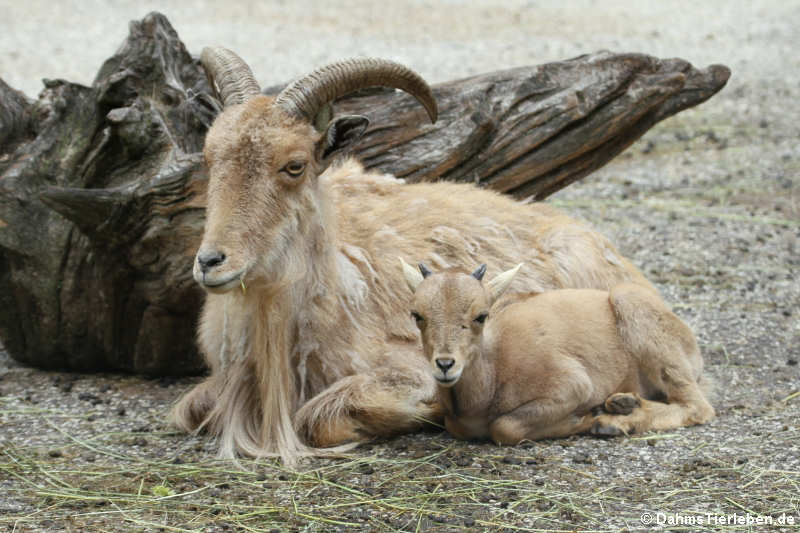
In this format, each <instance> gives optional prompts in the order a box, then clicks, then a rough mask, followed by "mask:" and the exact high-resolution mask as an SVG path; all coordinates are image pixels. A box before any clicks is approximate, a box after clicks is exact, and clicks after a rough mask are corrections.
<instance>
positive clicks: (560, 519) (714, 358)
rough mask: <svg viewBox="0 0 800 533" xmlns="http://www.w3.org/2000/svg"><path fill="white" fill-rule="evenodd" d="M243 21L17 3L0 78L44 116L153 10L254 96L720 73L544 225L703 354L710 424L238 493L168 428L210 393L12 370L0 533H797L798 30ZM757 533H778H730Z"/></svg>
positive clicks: (451, 11) (421, 460)
mask: <svg viewBox="0 0 800 533" xmlns="http://www.w3.org/2000/svg"><path fill="white" fill-rule="evenodd" d="M248 4H249V3H246V2H239V1H231V2H227V3H225V4H224V7H225V9H229V10H230V12H228V13H222V12H221V8H220V7H218V5H217V4H216V3H215V4H211V3H210V2H193V3H192V4H191V8H189V7H188V6H189V5H188V4H185V3H182V2H177V1H167V2H159V3H154V2H137V3H136V5H134V3H132V2H124V3H123V2H99V1H96V0H95V1H90V2H77V0H72V1H67V2H62V3H58V4H52V3H49V2H47V3H46V2H43V1H41V0H29V1H27V2H24V3H23V2H10V1H2V2H0V8H1V9H2V13H3V17H2V21H1V22H0V30H2V31H0V50H2V54H0V77H2V78H3V79H4V80H5V81H6V82H8V83H9V84H10V85H12V86H14V87H16V88H19V89H21V90H23V91H24V92H26V93H27V94H29V95H34V94H36V92H37V91H38V90H39V87H40V86H41V85H40V82H39V81H38V80H39V78H41V77H50V78H55V77H63V78H67V79H70V80H72V81H78V82H84V83H90V82H91V79H92V77H93V75H94V72H95V71H96V70H97V68H98V67H99V65H100V64H101V62H102V60H104V59H105V58H106V57H108V56H109V55H111V53H112V52H113V51H114V49H115V48H116V46H117V45H118V44H119V43H120V42H121V41H122V39H123V38H124V36H125V35H126V32H127V27H126V22H127V21H128V20H130V19H135V18H136V19H138V18H141V17H142V16H143V15H144V14H145V13H146V12H147V11H149V10H150V9H156V8H157V9H159V10H160V11H162V12H164V13H165V14H166V15H167V16H168V17H169V18H170V20H171V21H172V22H173V24H174V26H175V27H176V29H177V31H178V33H179V34H180V35H181V36H182V38H183V39H184V42H185V43H186V44H187V47H188V48H189V50H190V51H192V52H193V53H197V52H198V51H199V50H200V48H201V47H202V46H203V45H206V44H211V43H221V44H225V45H227V46H229V47H231V48H233V49H234V50H237V51H239V52H240V53H241V54H242V56H243V57H244V58H245V59H246V60H248V61H249V62H250V63H251V65H252V67H253V69H254V71H255V72H256V75H257V76H258V77H259V78H260V81H261V82H262V85H271V84H274V83H277V82H280V81H284V80H287V79H289V78H291V77H293V76H295V75H297V74H299V73H302V72H304V71H306V70H309V69H310V68H313V67H315V66H318V65H320V64H322V63H324V62H326V61H329V60H332V59H336V58H340V57H343V56H354V55H356V56H357V55H383V56H388V57H392V58H395V59H398V60H400V61H403V62H405V63H407V64H409V65H411V66H413V67H414V68H415V69H417V70H419V71H420V72H421V73H422V74H423V75H424V76H425V77H426V78H428V79H429V80H430V81H434V82H435V81H444V80H447V79H452V78H457V77H462V76H467V75H470V74H474V73H478V72H484V71H489V70H494V69H497V68H506V67H513V66H518V65H524V64H533V63H540V62H544V61H549V60H558V59H564V58H566V57H571V56H574V55H577V54H579V53H583V52H590V51H595V50H598V49H603V48H605V49H611V50H615V51H635V52H645V53H650V54H653V55H657V56H660V57H673V56H678V57H683V58H685V59H687V60H689V61H691V62H693V63H694V64H695V65H697V66H705V65H707V64H710V63H723V64H726V65H728V66H730V67H731V69H732V70H733V75H732V77H731V80H730V82H729V84H728V86H727V87H726V88H725V89H724V90H723V91H722V93H721V94H719V95H717V96H715V97H714V98H713V99H712V100H710V101H709V102H707V103H706V104H704V105H702V106H700V107H699V108H697V109H694V110H690V111H687V112H684V113H681V114H679V115H678V116H676V117H673V118H672V119H669V120H667V121H665V122H663V123H662V124H660V125H658V126H657V127H655V128H653V130H651V131H650V132H648V134H647V135H646V136H645V137H644V138H643V139H641V140H640V141H639V142H638V143H636V144H635V145H634V146H632V147H631V148H630V149H629V150H628V151H627V152H625V153H624V154H623V155H622V156H620V157H619V158H617V160H615V161H614V162H613V163H612V164H610V165H608V166H607V167H605V168H604V169H602V170H600V171H598V172H597V173H595V174H594V175H592V176H591V177H589V178H587V179H585V180H584V181H583V182H581V183H578V184H575V185H573V186H571V187H570V188H568V189H567V190H565V191H562V192H560V193H558V194H556V195H555V196H553V197H552V198H551V199H550V201H551V202H552V203H554V204H556V205H558V206H560V207H562V208H563V209H565V210H567V211H568V212H570V213H572V214H573V215H575V216H577V217H580V218H583V219H586V220H588V221H590V222H591V223H592V224H594V225H595V226H596V227H597V228H598V229H599V230H600V231H602V232H604V233H605V234H606V235H608V236H609V237H611V238H612V240H614V241H615V242H616V243H617V244H618V246H619V248H620V249H621V251H622V252H623V253H625V255H627V256H628V257H629V258H631V259H632V260H633V261H634V262H635V263H636V264H637V265H639V267H640V268H641V269H642V270H643V271H644V272H645V273H646V274H647V276H648V277H649V278H650V279H651V280H653V281H654V283H656V285H657V286H658V287H659V289H660V290H661V291H662V292H663V294H664V295H665V297H666V298H667V299H668V300H669V301H670V302H671V303H672V304H673V305H674V307H675V310H676V312H677V313H678V314H679V315H680V316H681V317H682V318H684V319H685V320H686V321H687V322H688V323H689V324H690V325H691V326H692V327H693V328H694V329H695V331H696V333H697V335H698V338H699V340H700V344H701V347H702V349H703V352H704V354H705V357H706V361H707V369H708V373H709V374H710V375H711V376H712V377H713V378H714V379H715V380H716V383H717V387H716V394H715V398H714V401H713V403H714V405H715V407H716V408H717V413H718V418H717V419H716V420H714V421H713V422H712V423H710V424H708V425H706V426H702V427H694V428H685V429H681V430H677V431H674V432H670V433H667V434H653V435H644V436H639V437H634V438H625V439H612V440H598V439H593V438H589V437H572V438H569V439H563V440H559V441H547V442H542V443H536V444H534V445H530V446H521V447H515V448H498V447H496V446H493V445H490V444H476V443H461V442H457V441H454V440H453V439H451V438H450V437H448V436H447V435H446V434H442V433H438V432H430V433H424V434H418V435H409V436H404V437H402V438H398V439H393V440H390V441H385V442H378V443H374V444H370V445H366V446H363V447H361V448H359V449H357V450H356V451H355V452H354V453H353V454H351V455H350V456H348V457H345V458H337V459H315V460H309V461H307V462H304V463H303V464H301V465H300V469H299V471H296V472H295V471H288V470H285V469H284V468H282V467H281V466H280V465H279V464H277V463H274V462H271V461H262V462H259V463H245V464H244V465H243V466H245V467H246V469H247V470H245V471H241V470H239V469H237V468H236V467H235V466H234V465H230V464H224V463H217V462H214V461H213V451H214V447H213V443H211V442H208V441H207V440H206V439H203V438H198V437H187V436H185V435H178V434H174V433H172V432H170V431H169V429H168V428H166V427H165V426H164V423H163V420H164V414H165V412H166V410H167V409H168V407H169V405H170V404H171V402H172V401H173V400H174V399H175V398H176V397H177V396H178V395H179V394H180V393H181V392H182V391H184V390H186V389H187V387H188V386H189V385H190V384H191V383H193V382H194V381H195V380H193V379H188V378H187V379H179V380H173V379H161V380H145V379H142V378H139V377H133V376H121V375H109V374H102V375H76V374H65V373H55V372H42V371H39V370H35V369H30V368H25V367H21V366H19V365H17V364H16V363H14V362H13V361H11V360H10V359H9V358H8V356H7V355H6V354H5V353H3V352H2V350H0V528H4V527H5V528H7V529H8V530H9V531H33V530H42V531H62V530H71V531H157V530H160V529H162V528H163V529H167V530H193V531H194V530H196V531H224V530H239V529H242V530H244V529H246V530H254V531H262V530H263V531H270V530H278V531H281V530H298V531H329V530H335V529H340V530H347V531H351V530H363V531H374V530H379V531H394V530H401V531H410V530H419V531H421V530H432V531H461V530H478V531H496V530H502V529H506V530H509V531H511V530H518V529H522V530H536V531H539V530H546V531H550V530H603V531H605V530H614V531H615V530H650V529H652V528H653V525H654V524H655V525H656V526H658V525H659V524H658V522H659V521H660V522H661V524H660V527H662V528H665V529H670V530H672V529H684V530H688V531H701V530H717V529H728V530H735V531H780V530H797V529H799V528H800V422H798V419H799V418H800V417H798V415H799V414H800V396H798V394H797V393H798V392H799V391H800V367H798V359H800V308H798V303H799V302H800V283H798V274H797V272H798V267H799V266H800V254H799V253H798V251H799V250H798V246H799V245H798V242H800V239H798V237H800V178H799V177H798V170H800V143H798V138H800V120H798V119H800V111H798V107H797V103H796V102H797V101H798V100H800V55H798V54H797V50H798V49H800V32H799V31H798V30H797V28H799V27H800V4H798V3H797V2H785V1H778V0H774V1H755V2H728V1H724V0H713V1H708V2H691V3H690V2H655V1H654V2H637V3H635V5H633V3H629V2H621V1H620V2H618V1H606V2H602V3H600V2H592V1H588V0H585V1H580V2H570V3H569V6H568V7H563V6H561V5H560V4H561V3H560V2H543V1H531V2H522V1H517V0H511V1H506V2H504V3H503V6H504V7H503V8H502V10H497V9H494V8H492V7H491V5H492V4H493V2H469V4H468V5H467V3H466V2H458V1H454V0H453V1H447V2H437V3H433V2H422V1H418V2H396V3H392V4H390V5H381V6H380V7H378V4H377V3H374V4H373V3H369V2H361V1H356V0H342V1H340V2H337V3H336V6H335V7H334V6H333V4H330V5H329V4H327V3H326V4H325V5H324V6H323V5H319V6H316V5H314V4H313V3H289V2H262V3H260V4H259V5H258V6H250V5H248ZM142 6H144V7H142ZM97 21H102V25H101V24H98V23H97ZM45 31H46V39H44V40H43V39H42V35H43V32H45ZM647 513H649V514H647ZM658 513H662V514H660V515H659V514H658ZM707 513H711V514H710V515H709V514H707ZM748 515H749V516H750V517H751V519H753V520H755V519H758V518H759V517H761V518H762V519H764V520H766V519H770V518H771V519H772V520H773V524H772V525H763V524H751V525H741V524H737V522H736V521H737V520H746V519H747V517H748ZM781 517H783V519H781ZM650 518H652V520H654V522H653V523H644V522H647V520H648V519H650ZM789 518H791V519H792V520H793V522H794V526H792V525H791V524H789V523H788V521H789ZM698 519H700V520H703V521H704V523H703V524H698V523H697V520H698ZM667 520H672V521H675V520H679V521H680V520H683V525H677V526H675V525H672V522H666V523H664V522H665V521H667ZM693 520H694V521H693ZM731 520H733V521H734V523H733V524H730V521H731ZM781 520H783V523H782V524H779V521H781ZM709 522H710V524H709ZM725 524H727V525H725Z"/></svg>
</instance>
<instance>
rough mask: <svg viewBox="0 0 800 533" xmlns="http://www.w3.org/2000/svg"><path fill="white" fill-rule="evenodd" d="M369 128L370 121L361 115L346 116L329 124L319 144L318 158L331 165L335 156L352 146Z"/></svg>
mask: <svg viewBox="0 0 800 533" xmlns="http://www.w3.org/2000/svg"><path fill="white" fill-rule="evenodd" d="M367 126H369V119H368V118H367V117H363V116H361V115H345V116H343V117H339V118H337V119H336V120H333V121H331V122H330V123H329V124H328V128H327V129H326V130H325V133H323V134H322V137H321V138H320V140H319V141H318V142H317V158H318V159H319V160H320V162H322V163H326V164H327V163H329V162H330V161H331V159H332V158H333V156H334V155H336V154H338V153H339V152H341V151H342V150H344V149H346V148H348V147H350V146H352V145H353V144H354V143H355V142H356V141H358V140H359V139H360V138H361V136H362V135H364V132H365V131H367Z"/></svg>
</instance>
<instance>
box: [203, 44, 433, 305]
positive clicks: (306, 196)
mask: <svg viewBox="0 0 800 533" xmlns="http://www.w3.org/2000/svg"><path fill="white" fill-rule="evenodd" d="M202 63H203V66H204V67H205V69H206V72H207V74H208V77H209V81H210V82H211V84H212V86H213V87H214V89H215V90H216V92H217V94H218V96H219V98H220V100H221V101H222V104H223V112H222V113H221V114H220V116H219V117H218V118H217V119H216V121H215V122H214V124H213V125H212V127H211V129H210V130H209V131H208V135H207V136H206V142H205V150H204V151H205V159H206V164H207V165H208V171H209V182H208V198H207V200H208V206H207V210H206V226H205V232H204V234H203V241H202V243H201V245H200V249H199V250H198V251H197V256H196V258H195V263H194V278H195V280H196V281H197V282H198V283H199V284H200V285H202V286H203V288H205V289H207V290H209V291H212V292H226V291H229V290H232V289H234V288H236V287H238V286H239V285H240V284H243V283H247V286H250V285H253V284H254V285H260V284H263V285H270V284H272V283H276V282H279V280H281V279H282V278H283V277H284V276H286V274H287V272H286V270H287V269H291V268H292V267H293V266H294V265H292V264H291V263H292V261H293V259H294V258H296V257H298V256H299V255H302V254H304V253H305V251H306V248H307V247H304V243H306V244H307V239H308V236H309V231H310V228H312V227H313V226H314V224H313V223H314V221H315V220H318V219H319V216H320V197H319V194H318V179H317V178H318V177H319V175H320V174H322V172H324V171H325V169H326V168H327V167H328V165H330V163H331V161H332V160H333V159H334V158H335V156H336V155H337V154H338V153H340V152H341V151H342V150H343V149H345V148H347V147H348V146H350V145H352V144H353V143H354V142H355V141H357V140H358V139H359V138H360V137H361V135H362V134H363V133H364V131H365V130H366V128H367V125H368V124H369V121H368V120H367V118H366V117H363V116H359V115H350V116H343V117H338V118H335V119H334V120H331V121H328V120H327V115H329V113H330V106H329V104H330V103H331V102H332V101H333V100H335V99H336V98H338V97H340V96H344V95H346V94H348V93H351V92H353V91H356V90H358V89H362V88H365V87H372V86H387V87H394V88H399V89H403V90H404V91H406V92H408V93H410V94H412V95H413V96H415V97H416V98H417V99H418V100H419V101H420V102H421V103H422V105H423V106H424V107H425V109H426V110H427V111H428V114H429V116H430V118H431V120H433V121H435V120H436V115H437V109H436V102H435V100H434V98H433V95H432V93H431V90H430V88H429V87H428V85H427V84H426V83H425V81H424V80H423V79H422V78H421V77H419V75H417V74H416V73H414V72H412V71H411V70H409V69H408V68H406V67H404V66H402V65H399V64H397V63H394V62H391V61H387V60H382V59H354V60H347V61H342V62H338V63H334V64H331V65H328V66H326V67H323V68H321V69H318V70H316V71H314V72H312V73H311V74H308V75H306V76H303V77H302V78H300V79H298V80H297V81H295V82H293V83H292V84H290V85H289V86H288V87H286V89H284V90H283V91H282V92H281V93H280V94H279V95H278V96H277V97H275V98H272V97H269V96H264V95H261V94H260V90H259V87H258V84H257V83H256V81H255V78H254V77H253V74H252V72H251V71H250V68H249V67H248V66H247V65H246V64H245V63H244V61H242V59H241V58H239V57H238V56H237V55H236V54H234V53H233V52H231V51H229V50H226V49H224V48H206V49H204V50H203V54H202Z"/></svg>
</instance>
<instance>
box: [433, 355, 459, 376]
mask: <svg viewBox="0 0 800 533" xmlns="http://www.w3.org/2000/svg"><path fill="white" fill-rule="evenodd" d="M454 364H456V360H455V359H453V358H452V357H438V358H437V359H436V366H438V367H439V370H441V371H442V374H447V371H448V370H450V369H451V368H453V365H454Z"/></svg>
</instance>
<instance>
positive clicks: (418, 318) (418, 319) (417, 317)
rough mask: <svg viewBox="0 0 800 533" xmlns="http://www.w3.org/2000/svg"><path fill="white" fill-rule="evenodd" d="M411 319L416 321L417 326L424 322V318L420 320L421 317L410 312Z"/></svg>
mask: <svg viewBox="0 0 800 533" xmlns="http://www.w3.org/2000/svg"><path fill="white" fill-rule="evenodd" d="M411 318H413V319H414V320H416V321H417V324H419V323H420V322H422V321H423V320H424V318H422V315H421V314H419V313H417V312H416V311H411Z"/></svg>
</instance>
